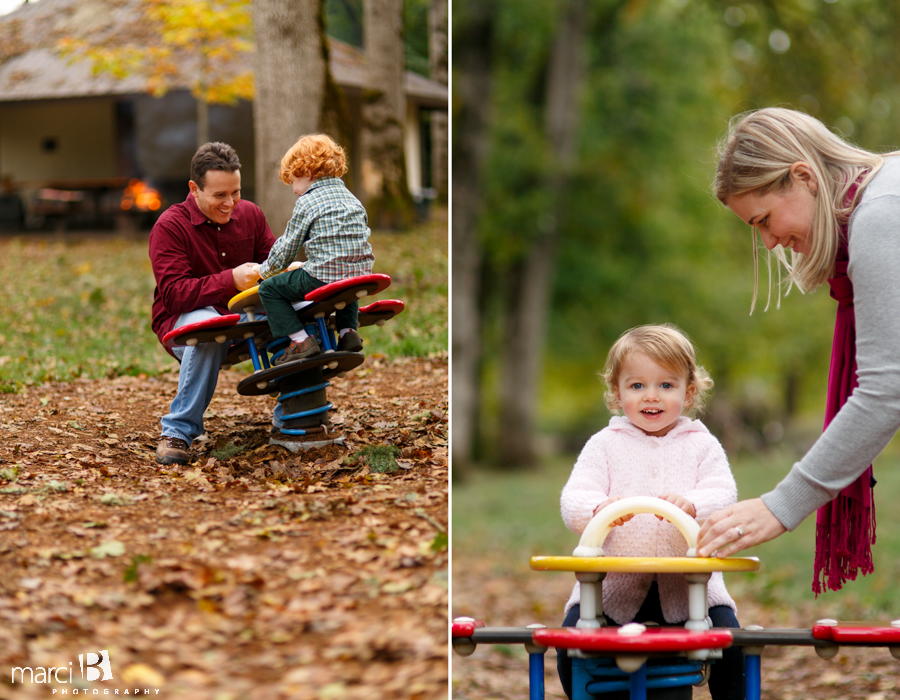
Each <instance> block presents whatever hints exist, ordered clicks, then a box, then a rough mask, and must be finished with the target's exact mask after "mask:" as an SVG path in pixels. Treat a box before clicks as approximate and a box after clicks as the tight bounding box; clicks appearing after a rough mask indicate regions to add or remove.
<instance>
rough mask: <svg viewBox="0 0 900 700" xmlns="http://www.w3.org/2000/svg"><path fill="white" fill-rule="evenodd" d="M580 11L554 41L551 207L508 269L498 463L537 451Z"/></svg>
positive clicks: (571, 141) (574, 4) (576, 114)
mask: <svg viewBox="0 0 900 700" xmlns="http://www.w3.org/2000/svg"><path fill="white" fill-rule="evenodd" d="M585 15H586V0H570V2H569V3H568V5H567V7H566V9H565V10H564V11H563V17H562V20H561V24H560V27H559V29H558V31H557V33H556V36H555V38H554V41H553V46H552V48H551V53H550V65H549V70H548V71H547V86H546V88H547V89H546V95H547V97H546V100H547V102H546V105H545V116H544V119H545V129H546V134H547V139H548V141H549V143H550V147H551V151H552V152H553V153H554V155H555V161H556V162H555V165H554V166H548V171H549V176H548V180H547V183H546V187H547V189H548V191H549V192H550V193H551V205H550V207H551V208H550V211H549V212H548V214H549V216H548V217H547V220H546V221H545V222H543V224H542V230H541V231H540V232H539V235H538V236H537V239H536V240H535V242H534V244H533V245H532V247H531V249H530V251H529V252H528V254H527V256H526V257H525V258H524V259H523V260H522V261H521V262H520V263H519V264H517V265H516V266H514V268H513V270H512V275H511V284H510V286H509V296H508V298H507V306H506V308H507V312H506V314H505V319H506V329H505V333H504V342H503V363H502V367H501V371H502V372H503V374H502V377H501V380H500V435H499V436H498V440H497V449H498V453H497V457H496V459H497V462H498V463H499V464H500V465H501V466H506V467H511V468H517V467H529V466H531V465H533V463H534V461H535V458H536V456H537V449H536V448H537V445H536V440H535V423H536V421H535V417H536V415H537V412H538V405H537V402H538V393H539V383H540V382H539V380H540V376H541V364H542V361H543V357H544V347H545V344H546V337H547V315H548V310H549V306H550V295H551V292H552V281H553V272H554V270H555V266H556V249H557V245H558V242H559V237H560V231H561V229H562V220H563V218H564V215H565V207H564V195H565V191H566V182H567V181H568V178H569V177H570V172H571V170H572V168H573V165H574V161H575V158H576V155H577V153H576V145H577V134H578V123H579V118H580V115H581V105H580V100H579V95H580V92H581V87H582V84H583V80H584V74H585V56H584V54H585V38H586V31H587V28H586V24H587V23H586V16H585ZM454 332H455V328H454Z"/></svg>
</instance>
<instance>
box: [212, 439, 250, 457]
mask: <svg viewBox="0 0 900 700" xmlns="http://www.w3.org/2000/svg"><path fill="white" fill-rule="evenodd" d="M246 449H247V446H246V445H240V446H238V445H235V444H234V443H233V442H229V443H228V444H227V445H225V446H224V447H221V448H219V449H217V450H213V451H212V453H211V455H212V456H213V457H215V458H216V459H217V460H219V461H220V462H224V461H225V460H226V459H231V458H232V457H234V456H235V455H239V454H240V453H241V452H243V451H244V450H246Z"/></svg>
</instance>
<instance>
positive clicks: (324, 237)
mask: <svg viewBox="0 0 900 700" xmlns="http://www.w3.org/2000/svg"><path fill="white" fill-rule="evenodd" d="M368 224H369V219H368V216H366V210H365V208H364V207H363V205H362V204H361V203H360V201H359V200H358V199H357V198H356V197H354V196H353V194H352V193H351V192H350V190H348V189H347V186H346V185H345V184H344V182H343V180H341V179H340V178H337V177H325V178H322V179H321V180H316V181H315V182H313V183H312V185H310V187H309V189H308V190H307V191H306V192H305V193H304V194H302V195H301V196H299V197H297V203H296V204H295V205H294V213H293V215H292V216H291V220H290V221H289V222H288V225H287V228H285V230H284V233H283V234H282V235H281V237H280V238H279V239H278V240H276V241H275V245H273V246H272V250H271V251H270V252H269V259H268V260H266V262H265V263H263V264H262V265H261V266H260V270H259V272H260V276H261V277H262V278H263V279H266V278H268V277H272V276H273V275H276V274H278V273H279V272H282V271H283V270H284V269H285V268H287V266H288V265H290V264H291V263H292V262H293V261H294V259H295V258H296V257H297V253H298V252H299V251H300V248H303V249H304V251H305V252H306V260H307V261H306V262H305V263H304V264H303V269H304V270H306V272H308V273H309V274H310V275H312V276H313V277H315V278H316V279H319V280H322V281H323V282H326V283H328V282H337V281H338V280H342V279H346V278H347V277H356V276H358V275H367V274H369V273H370V272H372V264H373V263H374V262H375V256H374V255H373V254H372V246H371V245H370V244H369V235H370V233H371V231H370V230H369V225H368Z"/></svg>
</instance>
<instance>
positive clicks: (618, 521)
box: [594, 496, 634, 527]
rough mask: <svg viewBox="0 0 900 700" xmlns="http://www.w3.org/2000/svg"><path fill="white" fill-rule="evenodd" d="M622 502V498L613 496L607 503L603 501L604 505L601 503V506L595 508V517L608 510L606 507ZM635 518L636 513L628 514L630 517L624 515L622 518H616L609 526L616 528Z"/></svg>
mask: <svg viewBox="0 0 900 700" xmlns="http://www.w3.org/2000/svg"><path fill="white" fill-rule="evenodd" d="M620 500H622V497H621V496H612V497H611V498H607V499H606V500H605V501H603V503H601V504H600V505H599V506H597V507H596V508H594V515H597V513H599V512H600V511H601V510H603V509H604V508H606V506H608V505H610V504H611V503H615V502H616V501H620ZM633 517H634V513H628V515H623V516H622V517H621V518H616V519H615V520H613V521H612V522H611V523H610V524H609V526H610V527H615V526H616V525H624V524H625V523H627V522H628V521H629V520H631V519H632V518H633Z"/></svg>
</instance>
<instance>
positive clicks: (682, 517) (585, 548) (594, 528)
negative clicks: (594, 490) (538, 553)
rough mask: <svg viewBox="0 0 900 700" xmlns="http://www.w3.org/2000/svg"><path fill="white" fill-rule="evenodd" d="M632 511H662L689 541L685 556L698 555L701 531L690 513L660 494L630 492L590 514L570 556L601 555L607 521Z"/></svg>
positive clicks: (608, 529)
mask: <svg viewBox="0 0 900 700" xmlns="http://www.w3.org/2000/svg"><path fill="white" fill-rule="evenodd" d="M631 513H634V514H635V515H637V514H638V513H652V514H653V515H661V516H663V517H664V518H666V520H668V521H670V522H671V523H672V524H673V525H674V526H675V527H677V528H678V531H679V532H680V533H681V534H682V536H683V537H684V539H685V541H686V542H687V545H688V551H687V556H689V557H696V556H697V536H698V535H699V534H700V525H699V524H698V523H697V521H696V520H694V519H693V518H692V517H691V516H690V515H688V514H687V513H685V512H684V511H683V510H681V508H679V507H678V506H676V505H674V504H672V503H669V502H668V501H664V500H662V499H661V498H652V497H650V496H631V497H629V498H623V499H621V500H619V501H615V502H613V503H610V504H609V505H608V506H606V508H604V509H603V510H601V511H600V512H599V513H597V515H595V516H594V517H593V518H591V522H589V523H588V526H587V527H586V528H585V529H584V532H583V533H581V540H579V542H578V546H577V547H576V548H575V551H574V552H572V556H576V557H602V556H604V553H603V543H604V542H605V541H606V536H607V535H608V534H609V532H610V530H611V528H610V525H611V524H612V523H613V522H614V521H616V520H618V519H619V518H621V517H622V516H625V515H629V514H631Z"/></svg>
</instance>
